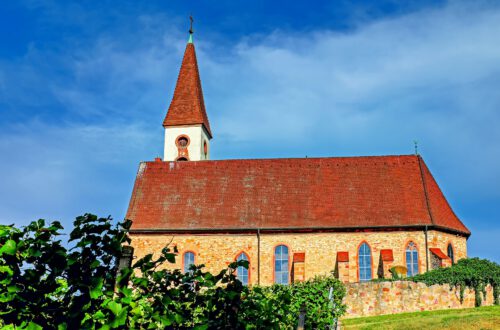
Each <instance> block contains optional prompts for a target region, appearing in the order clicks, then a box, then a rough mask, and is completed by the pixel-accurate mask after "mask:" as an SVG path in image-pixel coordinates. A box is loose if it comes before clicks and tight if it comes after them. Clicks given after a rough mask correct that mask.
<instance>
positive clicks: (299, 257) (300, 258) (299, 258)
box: [293, 252, 306, 262]
mask: <svg viewBox="0 0 500 330" xmlns="http://www.w3.org/2000/svg"><path fill="white" fill-rule="evenodd" d="M305 260H306V253H305V252H295V253H294V254H293V262H304V261H305Z"/></svg>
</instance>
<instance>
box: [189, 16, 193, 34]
mask: <svg viewBox="0 0 500 330" xmlns="http://www.w3.org/2000/svg"><path fill="white" fill-rule="evenodd" d="M189 20H190V21H191V25H190V27H189V34H193V33H194V31H193V22H194V19H193V16H189Z"/></svg>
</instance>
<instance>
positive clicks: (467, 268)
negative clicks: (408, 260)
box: [410, 258, 500, 306]
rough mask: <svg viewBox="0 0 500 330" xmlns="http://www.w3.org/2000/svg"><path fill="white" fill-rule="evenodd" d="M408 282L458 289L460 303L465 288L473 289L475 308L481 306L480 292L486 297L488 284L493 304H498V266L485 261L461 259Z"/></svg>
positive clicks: (499, 279)
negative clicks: (444, 285)
mask: <svg viewBox="0 0 500 330" xmlns="http://www.w3.org/2000/svg"><path fill="white" fill-rule="evenodd" d="M410 280H412V281H415V282H423V283H425V284H427V285H433V284H449V285H450V286H452V287H459V288H460V301H461V302H463V299H464V291H465V288H466V287H468V288H470V289H474V290H475V292H476V297H475V298H476V299H475V300H476V302H475V303H476V306H481V295H480V292H482V293H483V295H486V289H485V288H486V285H488V284H490V285H491V286H492V287H493V296H494V300H495V304H496V305H498V304H499V294H500V291H499V290H500V286H499V285H500V265H498V264H497V263H495V262H492V261H489V260H486V259H479V258H470V259H461V260H459V261H458V262H457V263H456V264H454V265H452V266H451V267H446V268H438V269H435V270H432V271H429V272H427V273H424V274H419V275H415V276H413V277H411V278H410Z"/></svg>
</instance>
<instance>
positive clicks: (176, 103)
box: [163, 18, 212, 137]
mask: <svg viewBox="0 0 500 330" xmlns="http://www.w3.org/2000/svg"><path fill="white" fill-rule="evenodd" d="M192 32H193V27H192V18H191V29H190V30H189V34H190V38H189V42H188V44H187V46H186V50H185V52H184V58H183V59H182V65H181V69H180V72H179V77H178V78H177V85H176V86H175V91H174V97H173V98H172V102H171V103H170V107H169V108H168V112H167V115H166V117H165V120H164V121H163V127H167V126H178V125H194V124H201V125H203V126H204V127H205V129H206V131H207V132H208V134H209V135H210V137H212V132H211V131H210V124H209V122H208V116H207V113H206V110H205V102H204V100H203V91H202V89H201V80H200V73H199V71H198V62H197V61H196V52H195V49H194V44H193V42H192V35H193V33H192Z"/></svg>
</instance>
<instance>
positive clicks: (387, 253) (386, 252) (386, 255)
mask: <svg viewBox="0 0 500 330" xmlns="http://www.w3.org/2000/svg"><path fill="white" fill-rule="evenodd" d="M380 256H381V257H382V261H394V256H393V254H392V250H391V249H383V250H380Z"/></svg>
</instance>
